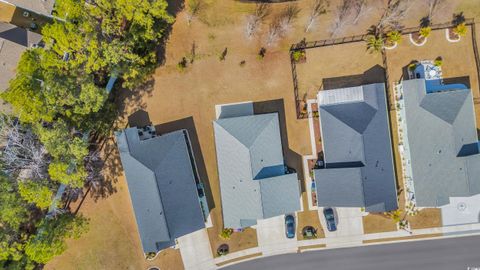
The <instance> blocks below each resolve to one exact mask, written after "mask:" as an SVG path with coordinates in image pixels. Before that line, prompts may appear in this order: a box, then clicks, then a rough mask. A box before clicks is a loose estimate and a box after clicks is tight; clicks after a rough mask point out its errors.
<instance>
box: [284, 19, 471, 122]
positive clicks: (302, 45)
mask: <svg viewBox="0 0 480 270" xmlns="http://www.w3.org/2000/svg"><path fill="white" fill-rule="evenodd" d="M464 22H465V24H466V25H467V26H470V27H471V32H472V33H471V34H472V42H473V52H474V55H475V64H476V67H477V76H478V81H479V82H480V58H479V53H478V48H477V40H476V33H475V20H474V19H473V18H468V19H465V21H464ZM455 25H456V24H455V23H454V22H448V23H440V24H432V25H430V27H431V29H432V30H441V29H447V28H451V27H455ZM420 29H421V27H409V28H402V29H400V30H399V31H400V32H401V33H402V35H407V34H412V33H417V32H419V31H420ZM368 36H369V35H368V34H363V35H356V36H349V37H342V38H334V39H325V40H317V41H305V40H303V41H301V42H299V43H296V44H292V46H291V47H290V63H291V67H292V78H293V91H294V95H295V106H296V111H297V119H305V118H308V117H309V116H308V115H307V114H304V113H302V108H300V105H301V99H300V98H299V93H298V91H299V90H298V75H297V67H296V63H295V59H294V57H293V52H295V51H301V50H307V49H313V48H319V47H327V46H333V45H340V44H347V43H354V42H360V41H365V40H366V39H367V37H368ZM381 53H382V62H383V68H384V69H385V87H386V90H387V93H389V91H390V85H389V83H388V82H389V72H388V65H387V55H386V52H385V50H382V52H381ZM477 102H480V101H477ZM387 103H388V107H389V108H390V110H392V109H394V108H393V107H392V106H393V103H392V102H391V101H390V100H389V99H387Z"/></svg>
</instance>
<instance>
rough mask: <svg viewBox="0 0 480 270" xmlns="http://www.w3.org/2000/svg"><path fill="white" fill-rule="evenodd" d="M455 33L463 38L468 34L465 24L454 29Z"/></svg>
mask: <svg viewBox="0 0 480 270" xmlns="http://www.w3.org/2000/svg"><path fill="white" fill-rule="evenodd" d="M453 32H454V33H455V34H457V35H459V36H461V37H464V36H465V35H466V34H467V26H466V25H465V23H461V24H459V25H457V26H455V28H454V29H453Z"/></svg>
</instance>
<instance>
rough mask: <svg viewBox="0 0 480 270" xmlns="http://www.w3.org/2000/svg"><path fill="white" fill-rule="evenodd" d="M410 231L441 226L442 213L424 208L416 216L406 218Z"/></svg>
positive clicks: (438, 210)
mask: <svg viewBox="0 0 480 270" xmlns="http://www.w3.org/2000/svg"><path fill="white" fill-rule="evenodd" d="M407 220H408V222H409V223H410V228H412V229H425V228H435V227H441V226H442V211H441V210H440V209H437V208H426V209H423V210H421V211H420V212H418V214H417V215H416V216H413V217H411V216H407Z"/></svg>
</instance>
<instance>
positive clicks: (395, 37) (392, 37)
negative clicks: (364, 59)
mask: <svg viewBox="0 0 480 270" xmlns="http://www.w3.org/2000/svg"><path fill="white" fill-rule="evenodd" d="M401 40H402V34H401V33H400V31H396V30H395V31H391V32H388V33H387V41H388V42H389V43H396V42H397V43H400V41H401Z"/></svg>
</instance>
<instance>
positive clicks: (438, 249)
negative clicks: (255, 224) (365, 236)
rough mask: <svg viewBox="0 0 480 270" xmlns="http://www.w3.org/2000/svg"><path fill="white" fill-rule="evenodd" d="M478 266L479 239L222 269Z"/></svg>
mask: <svg viewBox="0 0 480 270" xmlns="http://www.w3.org/2000/svg"><path fill="white" fill-rule="evenodd" d="M474 266H476V267H480V236H471V237H461V238H449V239H442V240H428V241H418V242H408V243H397V244H384V245H375V246H364V247H355V248H344V249H332V250H323V251H313V252H306V253H299V254H286V255H279V256H272V257H268V258H264V259H258V260H253V261H248V262H244V263H240V264H237V265H233V266H231V267H227V268H224V269H225V270H227V269H228V270H257V269H261V270H310V269H314V270H385V269H388V270H397V269H399V270H410V269H420V270H456V269H459V270H467V269H468V267H474Z"/></svg>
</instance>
